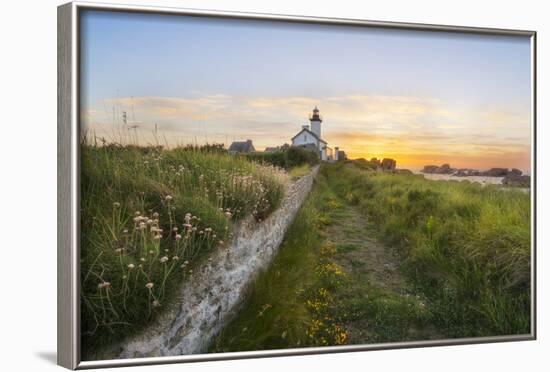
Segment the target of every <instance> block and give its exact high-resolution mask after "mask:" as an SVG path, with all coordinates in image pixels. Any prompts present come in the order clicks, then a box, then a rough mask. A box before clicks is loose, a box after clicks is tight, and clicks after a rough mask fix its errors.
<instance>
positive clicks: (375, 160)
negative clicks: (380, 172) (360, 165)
mask: <svg viewBox="0 0 550 372" xmlns="http://www.w3.org/2000/svg"><path fill="white" fill-rule="evenodd" d="M370 163H371V165H374V166H376V167H380V166H381V163H380V160H379V159H377V158H372V159H371V160H370Z"/></svg>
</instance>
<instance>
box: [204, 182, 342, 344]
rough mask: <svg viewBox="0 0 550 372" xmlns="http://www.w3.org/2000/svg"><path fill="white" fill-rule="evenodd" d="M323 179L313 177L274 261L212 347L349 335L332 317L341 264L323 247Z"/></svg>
mask: <svg viewBox="0 0 550 372" xmlns="http://www.w3.org/2000/svg"><path fill="white" fill-rule="evenodd" d="M326 187H327V186H326V184H324V181H323V180H322V179H318V180H317V181H316V185H315V187H314V190H313V191H312V192H311V193H310V195H309V196H308V198H307V199H306V201H305V202H304V204H303V205H302V207H301V208H300V210H299V212H298V214H297V216H296V218H295V221H294V223H293V224H292V226H291V227H290V229H289V230H288V232H287V234H286V236H285V239H284V241H283V243H282V245H281V247H280V249H279V252H278V253H277V256H276V257H275V259H274V261H273V263H272V265H271V266H270V267H269V268H268V269H267V270H265V271H263V272H262V273H260V275H259V276H258V278H257V279H256V280H255V282H254V284H253V285H252V286H251V287H250V289H249V292H248V293H247V296H246V300H245V302H244V304H243V306H242V308H241V310H240V311H239V312H238V314H237V317H236V318H235V319H234V320H233V321H232V322H230V324H229V325H227V326H226V327H225V329H224V330H223V331H222V333H221V334H220V335H218V337H217V338H216V339H215V340H214V342H213V344H212V346H211V348H210V350H209V351H210V352H226V351H244V350H266V349H280V348H289V347H307V346H322V345H335V344H336V345H338V344H344V343H345V342H346V339H347V334H346V333H345V331H344V330H343V329H342V327H341V325H340V324H339V323H338V321H337V320H336V319H335V318H334V317H333V316H332V314H331V312H330V308H331V307H333V306H334V304H333V299H332V294H331V292H332V291H333V290H334V288H336V287H338V286H340V285H341V283H342V279H343V278H342V277H343V273H342V271H341V269H340V268H339V267H338V266H337V265H335V264H333V263H331V262H330V261H329V260H328V257H329V256H330V255H331V254H332V253H333V248H332V247H329V246H323V244H322V243H323V240H322V237H321V235H320V234H319V231H320V229H322V228H323V222H322V219H321V214H320V210H319V205H320V204H324V203H325V202H326V200H324V196H325V190H326Z"/></svg>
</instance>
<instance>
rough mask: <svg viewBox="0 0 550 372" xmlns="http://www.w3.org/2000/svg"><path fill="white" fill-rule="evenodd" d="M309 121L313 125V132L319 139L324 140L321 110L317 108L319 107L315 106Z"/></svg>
mask: <svg viewBox="0 0 550 372" xmlns="http://www.w3.org/2000/svg"><path fill="white" fill-rule="evenodd" d="M309 121H310V123H311V126H310V128H311V131H312V132H313V133H315V135H316V136H317V137H318V138H322V137H321V123H322V122H323V119H321V116H319V109H318V108H317V106H315V108H314V109H313V114H312V115H311V117H310V118H309Z"/></svg>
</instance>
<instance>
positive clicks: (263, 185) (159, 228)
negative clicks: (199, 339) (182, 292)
mask: <svg viewBox="0 0 550 372" xmlns="http://www.w3.org/2000/svg"><path fill="white" fill-rule="evenodd" d="M81 161H82V164H81V171H82V173H81V226H82V228H81V232H82V235H81V317H82V353H83V357H84V358H87V357H89V356H90V353H91V352H93V351H97V350H100V349H101V348H102V347H103V346H106V345H109V344H111V343H113V342H117V341H120V340H121V339H123V338H124V337H126V336H127V335H129V334H132V333H135V332H136V331H139V330H140V329H141V328H143V327H144V326H146V325H147V324H149V323H150V322H152V321H153V320H154V319H155V317H157V316H158V314H159V313H160V312H161V311H162V310H163V309H164V308H166V307H167V306H168V305H169V304H170V303H171V302H172V301H174V300H175V299H174V294H175V292H176V289H177V287H178V286H179V285H180V284H181V282H183V281H184V280H186V278H187V277H188V276H189V274H190V273H191V272H192V270H193V268H195V266H196V265H197V264H198V263H199V262H200V261H201V260H202V259H203V258H204V257H205V256H206V255H208V254H209V253H210V252H212V251H213V250H216V249H219V248H220V247H223V246H224V245H226V244H227V242H228V241H229V240H230V239H231V231H232V225H233V223H235V222H236V221H238V220H239V219H241V218H244V217H246V216H254V217H255V218H256V219H257V220H259V221H260V220H262V219H264V218H265V217H266V216H267V215H269V214H270V213H271V212H272V211H273V210H275V209H276V208H277V207H278V205H279V203H280V201H281V199H282V196H283V193H284V183H285V182H286V181H287V178H288V176H287V175H286V173H284V172H282V171H281V170H279V169H277V168H275V167H273V166H267V165H261V164H257V163H254V162H250V161H249V160H247V159H246V158H244V157H238V156H237V157H235V156H229V155H227V153H226V152H225V151H221V150H220V148H216V147H206V148H202V149H200V148H193V147H187V148H176V149H172V150H166V149H162V148H160V147H147V148H145V147H135V146H118V145H108V146H92V145H87V144H82V146H81Z"/></svg>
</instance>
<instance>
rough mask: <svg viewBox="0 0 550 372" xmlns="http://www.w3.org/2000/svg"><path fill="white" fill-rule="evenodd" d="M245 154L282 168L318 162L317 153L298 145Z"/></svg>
mask: <svg viewBox="0 0 550 372" xmlns="http://www.w3.org/2000/svg"><path fill="white" fill-rule="evenodd" d="M245 156H246V157H248V158H249V159H251V160H255V161H258V162H260V163H267V164H271V165H274V166H277V167H280V168H284V169H290V168H293V167H298V166H300V165H304V164H307V165H315V164H319V155H318V154H317V153H315V152H313V151H310V150H306V149H303V148H300V147H289V148H288V149H286V150H282V151H277V152H255V153H251V154H246V155H245Z"/></svg>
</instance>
